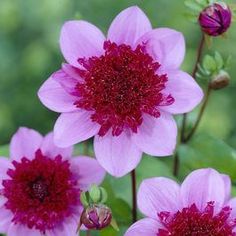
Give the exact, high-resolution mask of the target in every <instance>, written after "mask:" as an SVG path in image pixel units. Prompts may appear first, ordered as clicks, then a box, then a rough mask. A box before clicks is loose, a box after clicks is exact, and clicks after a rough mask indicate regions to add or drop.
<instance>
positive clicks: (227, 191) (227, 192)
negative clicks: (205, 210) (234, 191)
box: [221, 174, 231, 201]
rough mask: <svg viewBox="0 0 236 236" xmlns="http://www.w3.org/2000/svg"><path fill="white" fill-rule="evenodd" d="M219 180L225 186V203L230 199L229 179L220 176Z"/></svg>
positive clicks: (226, 176)
mask: <svg viewBox="0 0 236 236" xmlns="http://www.w3.org/2000/svg"><path fill="white" fill-rule="evenodd" d="M221 178H222V179H223V181H224V184H225V201H228V200H229V199H230V197H231V179H230V177H229V176H228V175H223V174H221Z"/></svg>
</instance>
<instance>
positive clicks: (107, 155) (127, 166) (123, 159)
mask: <svg viewBox="0 0 236 236" xmlns="http://www.w3.org/2000/svg"><path fill="white" fill-rule="evenodd" d="M94 151H95V156H96V158H97V160H98V162H99V163H100V165H101V166H102V167H103V168H104V169H105V170H106V171H107V172H108V173H110V174H111V175H113V176H116V177H122V176H124V175H126V174H127V173H129V172H130V171H131V170H133V169H134V168H135V167H136V166H137V165H138V163H139V162H140V160H141V157H142V152H141V151H140V150H139V149H138V147H137V146H136V145H135V144H134V143H133V142H132V140H131V137H130V135H128V134H126V133H124V132H123V133H122V134H121V135H119V136H118V137H117V136H112V134H111V133H108V134H106V135H105V136H104V137H100V136H98V135H97V136H95V139H94Z"/></svg>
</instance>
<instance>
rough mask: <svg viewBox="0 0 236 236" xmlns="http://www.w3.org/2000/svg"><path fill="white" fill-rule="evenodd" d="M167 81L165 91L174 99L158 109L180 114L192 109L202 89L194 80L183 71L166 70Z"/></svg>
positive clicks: (200, 99) (201, 94)
mask: <svg viewBox="0 0 236 236" xmlns="http://www.w3.org/2000/svg"><path fill="white" fill-rule="evenodd" d="M167 76H168V79H169V80H168V82H167V84H166V89H165V92H166V93H167V94H171V95H172V97H173V98H174V99H175V101H174V103H173V104H172V105H170V106H162V107H160V109H162V110H164V111H166V112H169V113H172V114H181V113H187V112H190V111H192V110H193V109H194V108H195V107H196V106H197V105H198V104H199V103H200V102H201V101H202V98H203V91H202V89H201V88H200V87H199V85H198V84H197V83H196V81H195V80H194V79H193V78H192V77H191V76H190V75H189V74H187V73H185V72H183V71H177V70H173V71H168V72H167Z"/></svg>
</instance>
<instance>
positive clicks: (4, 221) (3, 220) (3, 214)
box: [0, 206, 13, 234]
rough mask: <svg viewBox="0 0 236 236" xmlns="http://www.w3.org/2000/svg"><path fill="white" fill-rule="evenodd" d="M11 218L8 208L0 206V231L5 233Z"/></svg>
mask: <svg viewBox="0 0 236 236" xmlns="http://www.w3.org/2000/svg"><path fill="white" fill-rule="evenodd" d="M12 218H13V215H12V213H11V212H10V211H9V210H7V209H6V208H5V207H4V206H2V207H0V233H3V234H6V232H7V230H8V228H9V225H10V223H11V220H12Z"/></svg>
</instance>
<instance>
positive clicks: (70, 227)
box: [46, 218, 79, 236]
mask: <svg viewBox="0 0 236 236" xmlns="http://www.w3.org/2000/svg"><path fill="white" fill-rule="evenodd" d="M78 222H79V218H75V219H74V218H73V219H69V220H67V221H65V222H64V224H63V227H61V226H60V227H58V228H55V229H53V230H51V231H48V232H47V234H46V235H47V236H59V235H61V236H78V235H79V234H77V233H76V231H77V228H78Z"/></svg>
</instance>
